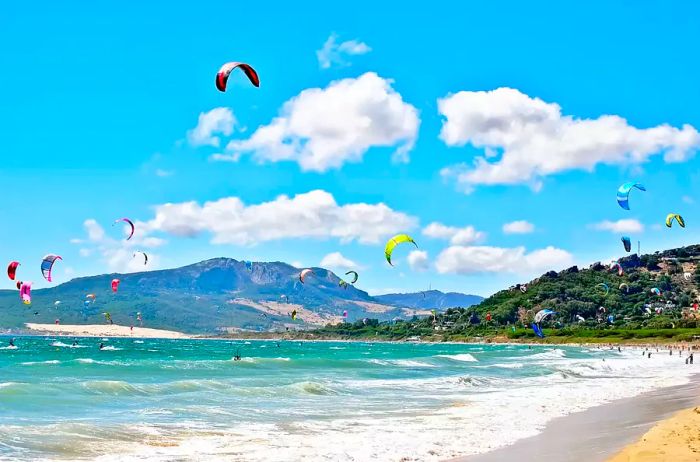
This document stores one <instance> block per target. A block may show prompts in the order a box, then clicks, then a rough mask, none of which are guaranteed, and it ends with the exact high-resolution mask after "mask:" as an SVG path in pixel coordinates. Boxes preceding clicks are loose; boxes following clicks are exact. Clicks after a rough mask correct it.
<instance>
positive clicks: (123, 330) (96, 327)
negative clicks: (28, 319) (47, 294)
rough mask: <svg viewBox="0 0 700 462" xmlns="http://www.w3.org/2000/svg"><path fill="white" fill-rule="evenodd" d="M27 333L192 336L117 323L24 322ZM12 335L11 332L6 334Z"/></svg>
mask: <svg viewBox="0 0 700 462" xmlns="http://www.w3.org/2000/svg"><path fill="white" fill-rule="evenodd" d="M25 326H26V327H27V329H29V330H30V332H31V334H29V335H38V336H52V337H53V336H55V337H127V338H128V337H133V338H170V339H189V338H192V336H190V335H187V334H184V333H182V332H178V331H174V330H165V329H153V328H150V327H136V326H134V327H133V329H132V328H131V327H130V326H122V325H119V324H35V323H26V324H25ZM8 335H10V336H12V335H13V334H8Z"/></svg>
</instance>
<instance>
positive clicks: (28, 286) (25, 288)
mask: <svg viewBox="0 0 700 462" xmlns="http://www.w3.org/2000/svg"><path fill="white" fill-rule="evenodd" d="M20 284H21V285H20V286H19V298H20V299H21V300H22V303H24V304H25V305H31V304H32V283H31V282H22V283H20Z"/></svg>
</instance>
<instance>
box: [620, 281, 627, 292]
mask: <svg viewBox="0 0 700 462" xmlns="http://www.w3.org/2000/svg"><path fill="white" fill-rule="evenodd" d="M623 287H624V288H625V292H629V291H630V286H628V285H627V284H626V283H624V282H623V283H622V284H620V287H618V289H620V290H622V288H623Z"/></svg>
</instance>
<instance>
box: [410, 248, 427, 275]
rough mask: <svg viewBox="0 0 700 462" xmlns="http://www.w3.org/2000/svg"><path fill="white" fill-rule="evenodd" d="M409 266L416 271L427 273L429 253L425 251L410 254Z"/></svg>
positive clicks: (415, 251) (414, 251)
mask: <svg viewBox="0 0 700 462" xmlns="http://www.w3.org/2000/svg"><path fill="white" fill-rule="evenodd" d="M408 265H409V266H410V267H411V269H412V270H414V271H425V270H427V269H428V266H429V262H428V252H426V251H424V250H413V251H412V252H411V253H409V254H408Z"/></svg>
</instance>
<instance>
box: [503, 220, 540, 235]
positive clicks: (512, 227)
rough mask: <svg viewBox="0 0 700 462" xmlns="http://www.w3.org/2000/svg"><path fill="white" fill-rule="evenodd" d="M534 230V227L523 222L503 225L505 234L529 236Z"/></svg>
mask: <svg viewBox="0 0 700 462" xmlns="http://www.w3.org/2000/svg"><path fill="white" fill-rule="evenodd" d="M534 230H535V225H533V224H532V223H530V222H528V221H525V220H517V221H512V222H510V223H506V224H504V225H503V232H504V233H505V234H529V233H531V232H533V231H534Z"/></svg>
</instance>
